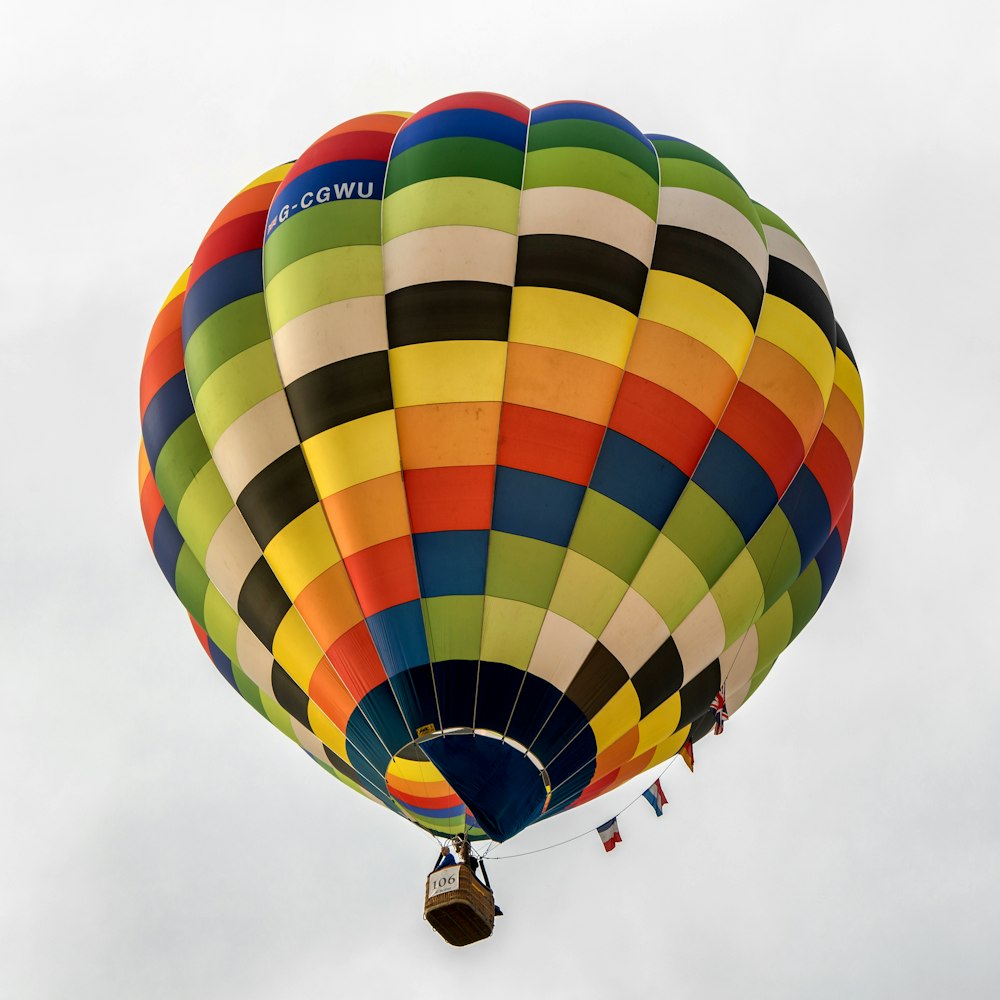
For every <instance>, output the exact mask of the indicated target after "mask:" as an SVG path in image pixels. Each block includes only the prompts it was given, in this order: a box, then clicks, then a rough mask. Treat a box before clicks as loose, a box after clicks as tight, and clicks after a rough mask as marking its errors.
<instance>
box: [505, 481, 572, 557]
mask: <svg viewBox="0 0 1000 1000" xmlns="http://www.w3.org/2000/svg"><path fill="white" fill-rule="evenodd" d="M584 492H585V491H584V487H583V486H577V485H576V483H567V482H564V481H563V480H561V479H553V478H552V477H551V476H542V475H539V474H538V473H535V472H523V471H522V470H521V469H510V468H508V467H507V466H504V465H498V466H497V475H496V491H495V496H494V500H493V528H494V529H495V530H496V531H506V532H508V533H510V534H512V535H523V536H525V537H526V538H537V539H539V540H540V541H543V542H551V543H552V544H553V545H561V546H563V547H564V548H565V546H567V545H568V544H569V539H570V535H572V534H573V525H574V524H575V523H576V518H577V514H579V512H580V504H581V503H582V502H583V494H584Z"/></svg>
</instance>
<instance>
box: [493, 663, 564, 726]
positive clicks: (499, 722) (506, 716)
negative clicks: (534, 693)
mask: <svg viewBox="0 0 1000 1000" xmlns="http://www.w3.org/2000/svg"><path fill="white" fill-rule="evenodd" d="M529 677H530V674H526V673H525V672H524V671H523V670H518V669H517V668H515V667H512V666H510V665H509V664H507V663H495V662H493V661H492V660H483V661H482V662H481V663H480V664H479V693H478V694H477V696H476V728H477V729H492V730H493V732H495V733H502V732H504V731H505V730H506V729H507V723H508V722H509V721H510V713H511V712H512V711H513V710H514V703H515V701H516V700H517V694H518V692H519V691H520V690H521V684H522V683H524V682H526V681H527V679H528V678H529ZM549 707H550V708H551V705H550V706H549ZM540 724H541V723H539V725H540ZM510 735H511V736H512V737H513V738H514V739H517V735H516V733H514V732H513V731H512V732H511V734H510Z"/></svg>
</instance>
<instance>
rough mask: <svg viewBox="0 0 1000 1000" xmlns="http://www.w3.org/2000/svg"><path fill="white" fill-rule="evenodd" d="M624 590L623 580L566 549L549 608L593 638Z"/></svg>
mask: <svg viewBox="0 0 1000 1000" xmlns="http://www.w3.org/2000/svg"><path fill="white" fill-rule="evenodd" d="M653 534H654V535H655V534H656V532H655V530H654V532H653ZM626 590H628V584H626V583H625V581H624V580H620V579H619V578H618V577H617V576H615V574H614V573H612V572H611V571H610V570H607V569H605V568H604V566H601V565H599V564H598V563H596V562H593V561H592V560H590V559H587V558H586V557H585V556H582V555H580V554H579V553H577V552H574V551H573V550H572V549H570V550H568V551H567V552H566V560H565V562H564V563H563V568H562V572H561V573H560V574H559V581H558V583H557V584H556V589H555V593H554V594H553V595H552V604H551V605H550V610H552V611H554V612H555V613H556V614H557V615H562V617H563V618H568V619H569V620H570V621H571V622H575V623H576V624H577V625H579V626H580V628H582V629H583V630H584V631H586V632H589V633H590V634H591V635H592V636H593V637H594V638H595V639H597V638H598V637H599V636H600V634H601V633H602V632H603V631H604V626H605V625H607V624H608V622H609V621H610V620H611V616H612V615H613V614H614V613H615V608H617V607H618V605H619V604H620V603H621V599H622V598H623V597H624V596H625V591H626Z"/></svg>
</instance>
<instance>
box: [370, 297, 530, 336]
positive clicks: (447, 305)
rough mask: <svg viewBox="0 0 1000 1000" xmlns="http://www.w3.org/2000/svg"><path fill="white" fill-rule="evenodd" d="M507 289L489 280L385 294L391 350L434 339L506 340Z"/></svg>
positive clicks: (508, 313)
mask: <svg viewBox="0 0 1000 1000" xmlns="http://www.w3.org/2000/svg"><path fill="white" fill-rule="evenodd" d="M510 295H511V289H510V286H509V285H495V284H493V283H492V282H487V281H431V282H427V283H425V284H421V285H410V286H409V287H408V288H400V289H398V290H397V291H395V292H389V293H388V294H387V295H386V297H385V317H386V324H387V325H388V330H389V347H390V348H392V347H406V346H408V345H409V344H426V343H430V342H432V341H438V340H506V339H507V327H508V326H509V323H510Z"/></svg>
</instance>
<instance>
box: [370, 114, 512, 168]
mask: <svg viewBox="0 0 1000 1000" xmlns="http://www.w3.org/2000/svg"><path fill="white" fill-rule="evenodd" d="M527 131H528V129H527V126H526V125H524V124H522V123H521V122H519V121H517V120H516V119H514V118H509V117H508V116H507V115H503V114H500V113H499V112H497V111H483V110H481V109H479V108H452V109H450V110H447V111H438V112H436V113H435V114H433V115H428V116H427V117H426V118H418V119H417V120H416V121H415V122H412V123H410V122H408V123H407V124H405V125H404V126H403V127H402V128H401V129H400V130H399V132H398V133H397V135H396V140H395V142H393V144H392V154H391V156H390V158H389V162H390V163H391V162H392V160H394V159H395V158H396V157H397V156H399V154H400V153H403V152H405V151H406V150H408V149H410V148H412V147H413V146H417V145H419V144H420V143H422V142H428V141H430V140H431V139H452V138H455V137H457V136H462V137H464V138H470V139H492V140H493V141H494V142H502V143H503V144H504V145H505V146H513V147H514V149H520V150H523V149H524V146H525V141H526V136H527Z"/></svg>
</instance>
